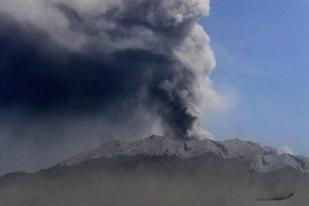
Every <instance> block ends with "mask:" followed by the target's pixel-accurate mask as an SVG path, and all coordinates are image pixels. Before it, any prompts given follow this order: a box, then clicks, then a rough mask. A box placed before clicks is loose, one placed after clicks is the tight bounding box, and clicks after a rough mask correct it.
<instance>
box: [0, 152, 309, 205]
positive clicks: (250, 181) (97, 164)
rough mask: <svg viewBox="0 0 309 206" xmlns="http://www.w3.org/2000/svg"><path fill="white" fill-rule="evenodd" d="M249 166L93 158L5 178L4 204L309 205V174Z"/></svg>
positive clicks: (0, 185)
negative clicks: (264, 172) (262, 170)
mask: <svg viewBox="0 0 309 206" xmlns="http://www.w3.org/2000/svg"><path fill="white" fill-rule="evenodd" d="M245 168H246V165H245V163H244V162H240V161H232V160H231V161H228V162H226V160H223V159H221V160H218V158H217V157H215V156H214V157H211V156H207V158H206V157H201V158H195V159H190V160H181V159H179V158H177V157H160V158H151V157H144V156H139V157H135V158H128V157H118V158H114V159H113V160H107V159H100V160H93V161H88V162H87V163H83V164H81V165H78V166H73V167H59V166H58V167H54V168H51V169H49V170H46V171H41V172H39V173H37V174H35V175H26V174H21V173H20V174H15V175H9V176H7V177H4V178H2V179H1V182H0V205H5V206H21V205H22V206H42V205H44V206H49V205H50V206H52V205H53V206H54V205H57V206H70V205H72V206H85V205H87V206H102V205H106V206H124V205H126V206H131V205H132V206H133V205H134V206H136V205H154V206H161V205H162V206H173V205H175V206H181V205H184V206H188V205H201V206H205V205H213V206H221V205H222V206H234V205H235V206H242V205H243V206H248V205H250V206H254V205H285V206H290V205H295V206H296V205H297V206H302V205H304V206H305V205H306V206H307V205H308V202H309V196H308V194H309V187H308V184H306V182H307V183H308V182H309V181H308V177H305V176H304V175H301V174H299V173H298V172H296V171H294V170H292V169H284V170H281V171H279V172H277V173H271V174H268V175H260V174H257V173H255V172H249V171H248V170H246V169H245ZM305 180H306V181H305ZM290 192H294V193H295V195H294V196H293V197H292V198H291V199H289V200H285V201H267V202H264V201H258V199H260V198H272V197H276V196H278V195H279V196H280V195H286V194H288V193H290Z"/></svg>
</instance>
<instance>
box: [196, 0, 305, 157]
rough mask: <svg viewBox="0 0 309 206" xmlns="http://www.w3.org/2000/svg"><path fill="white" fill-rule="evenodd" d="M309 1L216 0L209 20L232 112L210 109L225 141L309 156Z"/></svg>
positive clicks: (216, 76)
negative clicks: (284, 148) (242, 140)
mask: <svg viewBox="0 0 309 206" xmlns="http://www.w3.org/2000/svg"><path fill="white" fill-rule="evenodd" d="M308 23H309V1H307V0H299V1H287V0H259V1H248V0H226V1H222V0H212V10H211V15H210V17H208V18H207V19H205V20H203V21H202V24H203V25H204V27H205V29H206V31H207V32H208V34H209V36H210V38H211V41H212V43H211V44H212V47H213V49H214V52H215V54H216V59H217V68H216V70H215V71H214V72H213V74H212V79H213V81H214V86H215V88H216V89H217V90H218V91H219V92H221V93H223V94H226V95H227V96H228V97H229V102H230V104H231V107H230V109H229V110H227V111H225V112H212V113H211V114H206V116H208V121H207V124H206V128H207V129H208V130H210V131H211V132H213V133H214V134H215V135H216V137H217V139H228V138H235V137H238V138H245V139H250V140H253V141H258V142H260V143H261V144H265V145H272V146H276V147H277V146H282V145H288V146H290V147H291V148H292V149H293V150H294V152H295V153H296V154H304V155H309V25H308Z"/></svg>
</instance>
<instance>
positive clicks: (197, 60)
mask: <svg viewBox="0 0 309 206" xmlns="http://www.w3.org/2000/svg"><path fill="white" fill-rule="evenodd" d="M208 13H209V1H208V0H14V1H11V0H0V17H1V18H0V28H1V29H0V73H1V75H0V131H1V132H0V135H1V136H0V151H1V152H0V164H1V167H2V170H6V169H5V168H6V167H7V168H15V167H16V168H17V167H19V166H20V165H22V164H23V163H24V164H25V165H27V166H26V167H29V168H32V167H36V166H37V164H41V165H42V164H47V163H46V162H51V161H55V160H56V159H61V158H64V157H66V156H67V155H71V154H72V153H74V152H77V151H79V150H82V149H84V147H90V146H93V145H95V144H98V143H100V141H104V140H102V138H103V139H104V136H105V137H106V138H113V137H117V138H121V137H125V138H132V137H133V138H134V137H139V136H140V137H142V135H150V134H152V133H156V134H159V135H166V136H168V137H171V138H177V139H187V138H210V137H211V135H210V134H209V133H208V132H206V131H204V130H203V129H202V127H201V126H200V124H201V118H202V115H201V113H202V111H203V108H204V107H205V106H212V105H215V104H216V103H217V102H218V96H217V94H216V92H215V91H214V89H213V88H212V84H211V81H210V79H209V74H210V72H211V70H212V69H213V68H214V66H215V59H214V55H213V52H212V50H211V48H210V46H209V38H208V36H207V33H206V32H205V31H204V29H203V28H202V27H201V26H200V25H199V23H198V20H199V18H200V17H202V16H207V15H208ZM107 136H108V137H107ZM68 145H70V146H68ZM26 154H27V155H26ZM38 154H40V155H38ZM29 159H32V160H31V163H29V162H30V161H28V160H29ZM12 162H14V163H12ZM21 162H23V163H21ZM12 164H13V165H12ZM3 168H4V169H3ZM0 170H1V169H0ZM0 173H1V171H0Z"/></svg>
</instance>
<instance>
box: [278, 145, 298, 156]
mask: <svg viewBox="0 0 309 206" xmlns="http://www.w3.org/2000/svg"><path fill="white" fill-rule="evenodd" d="M277 154H278V155H284V154H288V155H293V154H294V152H293V150H292V149H291V148H290V147H288V146H282V147H279V148H278V151H277Z"/></svg>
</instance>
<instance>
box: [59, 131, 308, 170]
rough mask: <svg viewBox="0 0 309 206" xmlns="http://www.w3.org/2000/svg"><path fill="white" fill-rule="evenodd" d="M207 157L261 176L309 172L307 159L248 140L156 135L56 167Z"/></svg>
mask: <svg viewBox="0 0 309 206" xmlns="http://www.w3.org/2000/svg"><path fill="white" fill-rule="evenodd" d="M207 154H214V155H216V156H218V157H220V158H223V159H226V160H230V159H239V160H241V161H247V162H249V168H248V169H250V170H255V171H257V172H260V173H269V172H274V171H278V170H280V169H283V168H285V167H291V168H294V169H296V170H297V171H299V172H302V173H307V172H308V171H309V160H308V159H307V158H305V157H301V156H293V155H291V154H279V152H278V150H277V149H275V148H272V147H264V146H261V145H259V144H258V143H255V142H251V141H243V140H240V139H232V140H226V141H222V142H218V141H214V140H210V139H205V140H198V139H190V140H175V139H170V138H167V137H162V136H157V135H152V136H150V137H148V138H145V139H142V140H136V141H133V142H125V141H120V140H112V141H109V142H107V143H105V144H104V145H102V146H100V147H98V148H96V149H93V150H89V151H87V152H84V153H82V154H80V155H77V156H74V157H72V158H69V159H67V160H65V161H63V162H61V163H59V164H58V165H57V166H59V167H70V166H74V165H78V164H82V163H83V162H87V161H90V160H95V159H100V158H114V157H116V156H128V157H135V156H139V155H144V156H150V157H152V156H154V157H160V156H176V157H178V158H180V159H190V158H195V157H200V156H203V155H207Z"/></svg>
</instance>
